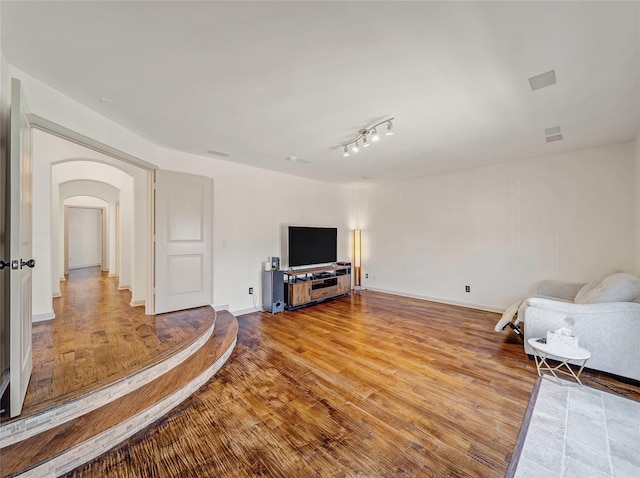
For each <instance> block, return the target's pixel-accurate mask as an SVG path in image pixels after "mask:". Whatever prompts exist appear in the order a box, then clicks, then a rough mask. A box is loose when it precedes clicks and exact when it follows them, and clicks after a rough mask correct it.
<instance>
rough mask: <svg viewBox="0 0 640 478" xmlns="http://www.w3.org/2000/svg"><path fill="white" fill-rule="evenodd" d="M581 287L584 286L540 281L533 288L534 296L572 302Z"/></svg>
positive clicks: (554, 281) (572, 283)
mask: <svg viewBox="0 0 640 478" xmlns="http://www.w3.org/2000/svg"><path fill="white" fill-rule="evenodd" d="M582 287H584V284H579V283H575V282H563V281H557V280H542V281H540V282H538V283H537V284H536V286H535V287H534V294H535V295H544V296H547V297H557V298H558V299H564V300H571V301H573V299H575V297H576V295H577V294H578V292H580V289H582Z"/></svg>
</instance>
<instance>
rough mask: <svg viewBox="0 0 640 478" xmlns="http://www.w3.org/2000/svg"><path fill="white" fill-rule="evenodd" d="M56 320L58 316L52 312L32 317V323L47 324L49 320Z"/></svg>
mask: <svg viewBox="0 0 640 478" xmlns="http://www.w3.org/2000/svg"><path fill="white" fill-rule="evenodd" d="M55 318H56V314H55V313H54V312H53V311H51V312H47V313H45V314H36V315H32V316H31V322H34V323H35V322H45V321H47V320H51V319H55Z"/></svg>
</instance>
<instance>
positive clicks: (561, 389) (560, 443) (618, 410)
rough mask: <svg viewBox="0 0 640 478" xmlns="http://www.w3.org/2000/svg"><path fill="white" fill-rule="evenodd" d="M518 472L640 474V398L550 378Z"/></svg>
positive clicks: (519, 475)
mask: <svg viewBox="0 0 640 478" xmlns="http://www.w3.org/2000/svg"><path fill="white" fill-rule="evenodd" d="M515 477H516V478H532V477H535V478H546V477H549V478H559V477H562V478H574V477H575V478H591V477H593V478H600V477H608V478H611V477H614V478H631V477H640V403H638V402H635V401H633V400H629V399H627V398H623V397H620V396H617V395H613V394H610V393H606V392H601V391H599V390H595V389H592V388H589V387H579V386H577V385H576V384H575V383H569V382H566V381H562V383H561V384H560V385H559V384H558V383H557V382H556V381H553V379H547V378H544V379H543V380H542V383H541V386H540V391H539V393H538V398H537V400H536V403H535V406H534V409H533V414H532V416H531V422H530V423H529V430H528V432H527V435H526V438H525V442H524V446H523V449H522V454H521V455H520V461H519V462H518V466H517V468H516V472H515Z"/></svg>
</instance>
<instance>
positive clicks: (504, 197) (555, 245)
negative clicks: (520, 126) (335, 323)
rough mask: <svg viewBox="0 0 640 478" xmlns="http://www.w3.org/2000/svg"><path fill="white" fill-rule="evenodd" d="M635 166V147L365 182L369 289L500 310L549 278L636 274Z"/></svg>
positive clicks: (362, 198)
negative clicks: (379, 182)
mask: <svg viewBox="0 0 640 478" xmlns="http://www.w3.org/2000/svg"><path fill="white" fill-rule="evenodd" d="M633 161H634V160H633V144H632V143H631V142H628V143H622V144H614V145H609V146H603V147H598V148H591V149H587V150H581V151H574V152H570V153H565V154H557V155H549V156H543V157H538V158H533V159H528V160H524V161H515V162H510V163H504V164H498V165H493V166H489V167H483V168H477V169H471V170H465V171H460V172H456V173H451V174H442V175H438V176H432V177H428V178H424V179H420V180H415V181H409V182H403V183H397V184H392V185H385V186H378V187H371V188H366V189H362V190H361V191H360V192H359V196H360V199H359V203H360V208H361V216H360V217H359V224H358V225H359V227H361V228H362V230H363V233H362V234H363V237H362V248H363V271H362V272H363V275H364V274H367V273H368V274H369V279H363V285H364V286H365V287H368V288H370V289H380V290H388V291H394V292H399V293H402V294H406V295H412V296H418V297H431V298H437V299H438V300H442V301H447V302H452V303H460V304H467V305H471V306H477V307H480V308H485V309H488V310H503V309H504V308H506V307H507V306H508V305H510V304H511V303H512V302H514V301H516V300H518V299H520V298H522V297H523V296H525V295H526V294H527V293H528V291H529V290H530V288H531V286H532V285H533V283H534V282H536V281H538V280H541V279H560V280H569V281H587V280H589V279H591V278H592V277H594V276H595V275H596V274H597V273H599V272H601V271H603V270H605V269H609V268H614V267H618V268H622V269H626V270H630V269H632V268H633V267H634V265H633V264H634V263H633V261H634V248H635V245H634V214H635V212H634V209H635V206H634V176H633ZM465 285H470V286H471V293H465V292H464V287H465Z"/></svg>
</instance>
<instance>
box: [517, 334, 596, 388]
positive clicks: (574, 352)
mask: <svg viewBox="0 0 640 478" xmlns="http://www.w3.org/2000/svg"><path fill="white" fill-rule="evenodd" d="M538 340H539V339H538V338H533V339H529V340H527V342H528V343H529V345H530V346H531V348H532V349H533V351H534V352H535V355H534V358H535V360H536V368H537V369H538V375H539V376H540V377H542V372H551V375H553V376H554V377H555V378H556V380H558V383H560V378H559V377H558V376H557V375H556V372H557V373H561V374H563V375H568V376H570V377H573V378H575V379H576V381H577V382H578V383H579V384H580V385H582V382H581V381H580V374H581V373H582V369H584V366H585V365H586V364H587V360H589V359H590V358H591V353H590V352H589V351H588V350H587V349H582V348H576V349H567V348H563V347H557V346H556V347H553V346H551V345H548V344H546V343H544V344H543V343H540V342H538ZM548 359H558V360H559V361H560V362H561V363H560V365H557V366H555V367H552V366H551V365H549V362H547V360H548ZM569 360H582V365H580V370H578V373H574V371H573V370H572V369H571V367H570V366H569ZM563 368H564V369H566V370H562V369H563Z"/></svg>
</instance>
